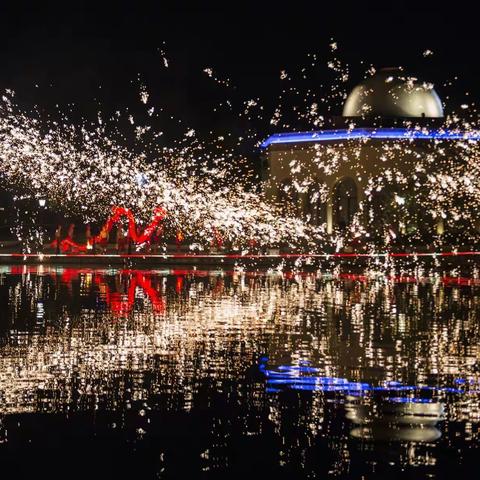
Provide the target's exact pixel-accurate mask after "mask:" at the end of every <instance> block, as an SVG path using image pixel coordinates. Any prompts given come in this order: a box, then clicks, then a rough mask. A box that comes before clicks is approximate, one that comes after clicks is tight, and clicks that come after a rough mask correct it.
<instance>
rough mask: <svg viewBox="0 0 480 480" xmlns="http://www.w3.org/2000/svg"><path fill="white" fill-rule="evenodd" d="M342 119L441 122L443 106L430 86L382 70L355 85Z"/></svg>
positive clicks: (400, 72)
mask: <svg viewBox="0 0 480 480" xmlns="http://www.w3.org/2000/svg"><path fill="white" fill-rule="evenodd" d="M343 116H344V117H388V118H394V117H396V118H408V117H411V118H422V117H426V118H440V117H443V107H442V102H441V100H440V98H439V96H438V95H437V92H435V90H434V89H433V86H432V85H431V84H425V83H419V82H418V81H417V79H415V78H412V77H407V76H405V75H404V74H403V73H402V71H401V69H398V68H394V69H392V68H389V69H382V70H380V71H379V72H378V73H376V74H375V75H373V76H372V77H370V78H368V79H367V80H365V81H364V82H362V83H361V84H359V85H357V86H356V87H355V88H354V89H353V90H352V92H351V93H350V94H349V95H348V97H347V100H346V101H345V105H344V107H343Z"/></svg>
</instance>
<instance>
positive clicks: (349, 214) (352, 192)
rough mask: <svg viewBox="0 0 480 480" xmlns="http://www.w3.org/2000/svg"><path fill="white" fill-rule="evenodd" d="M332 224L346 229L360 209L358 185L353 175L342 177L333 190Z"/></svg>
mask: <svg viewBox="0 0 480 480" xmlns="http://www.w3.org/2000/svg"><path fill="white" fill-rule="evenodd" d="M332 210H333V211H332V215H333V218H332V224H333V225H335V226H337V227H339V228H340V229H344V228H345V227H346V226H347V225H349V224H350V223H351V222H352V220H353V217H354V215H355V213H356V212H357V210H358V187H357V183H356V182H355V180H354V179H353V178H352V177H349V176H346V177H342V178H341V179H340V180H338V181H337V182H336V184H335V185H334V187H333V191H332Z"/></svg>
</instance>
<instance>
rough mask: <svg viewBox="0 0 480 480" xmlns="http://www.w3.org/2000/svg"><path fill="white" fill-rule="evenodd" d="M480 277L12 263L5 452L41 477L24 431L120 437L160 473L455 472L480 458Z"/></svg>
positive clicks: (125, 448) (84, 448)
mask: <svg viewBox="0 0 480 480" xmlns="http://www.w3.org/2000/svg"><path fill="white" fill-rule="evenodd" d="M479 287H480V285H479V282H478V281H477V280H472V279H459V278H450V277H442V276H436V277H428V278H425V279H418V278H412V277H382V276H377V277H374V278H371V277H369V276H364V275H350V274H345V275H341V274H337V275H335V276H332V275H328V274H323V275H321V274H319V273H302V274H288V273H286V274H279V273H268V274H267V273H258V272H255V273H254V272H250V273H249V272H245V273H235V272H223V271H198V270H196V271H194V270H165V271H161V270H157V271H151V270H94V269H74V268H66V269H61V268H48V267H24V266H19V267H3V273H2V274H1V277H0V295H1V298H2V300H3V301H2V306H3V308H2V309H1V311H0V339H1V347H0V418H1V424H0V440H1V441H2V444H1V445H0V460H5V459H8V460H7V465H9V467H11V468H13V469H15V471H16V472H17V473H18V471H24V472H25V475H27V473H29V472H30V471H29V470H28V468H29V467H28V466H25V465H23V462H24V460H25V458H24V457H25V456H26V455H27V446H26V445H29V447H28V452H30V453H28V455H31V454H32V448H33V449H34V451H36V450H35V448H36V449H37V450H38V451H41V452H45V449H46V448H47V447H45V445H43V443H44V442H46V443H47V444H49V442H52V441H53V440H52V438H53V437H55V436H58V435H60V436H61V437H62V438H63V437H65V436H67V437H68V441H67V442H65V443H63V442H60V444H55V445H56V447H55V448H56V449H57V451H59V452H61V455H60V456H61V457H62V458H63V459H64V461H65V462H67V461H69V458H70V456H69V455H70V452H71V450H72V448H71V447H72V445H74V446H75V449H74V450H76V451H81V452H83V453H84V454H86V455H90V456H92V455H93V456H94V457H95V456H97V457H98V458H97V457H95V458H96V461H97V462H98V461H100V462H102V461H106V460H105V458H104V457H103V456H102V455H101V454H99V453H98V449H101V448H105V446H106V445H107V442H109V443H108V445H111V444H112V442H113V444H114V445H116V447H115V451H117V452H124V456H123V457H122V458H121V459H120V458H116V460H115V464H116V467H112V468H114V469H115V468H118V471H119V472H122V473H125V474H126V473H127V472H130V471H132V472H136V473H137V474H138V473H139V472H140V473H141V474H145V475H146V476H147V477H148V478H150V476H151V475H156V477H152V478H177V477H178V478H180V477H181V476H182V475H186V474H194V476H196V477H199V478H200V477H202V476H203V477H214V476H215V475H217V474H218V475H221V474H222V473H225V471H232V472H237V473H238V472H244V473H247V472H252V471H254V472H256V473H266V472H274V473H275V474H276V475H277V477H282V476H283V475H285V476H289V475H292V474H296V475H297V476H298V477H300V478H301V477H305V478H316V477H321V476H322V475H328V474H330V475H337V476H339V477H341V478H361V475H367V476H368V475H374V474H375V475H377V474H378V475H380V474H381V475H385V474H387V473H389V474H390V473H391V474H394V475H395V474H401V472H408V471H410V470H412V472H413V473H412V474H414V475H415V476H416V478H421V477H422V476H426V477H428V478H431V477H432V476H433V477H437V478H444V477H445V478H447V476H448V475H449V474H451V473H452V472H458V471H460V470H461V469H464V470H466V469H468V468H472V466H473V465H474V464H475V463H474V460H475V455H476V450H477V443H478V424H479V421H480V402H479V400H480V394H479V391H480V385H479V382H480V378H479V374H478V372H479V371H480V368H479V367H480V363H479V338H480V336H479V321H478V317H479V310H480V303H479V299H480V296H479V292H480V290H479ZM39 424H41V425H43V426H44V428H43V429H40V430H38V429H36V428H37V427H35V426H36V425H39ZM79 438H80V439H81V444H80V440H78V439H79ZM92 439H95V441H93V440H92ZM107 439H108V440H107ZM92 442H93V443H92ZM32 445H33V447H32ZM89 445H90V446H89ZM93 448H95V449H97V450H90V449H93ZM111 448H113V447H111ZM179 451H181V452H182V455H181V456H179V453H178V452H179ZM132 452H136V453H132ZM138 452H142V455H143V456H142V457H141V461H140V460H139V458H138ZM260 452H261V453H260ZM36 468H37V469H38V465H37V466H36ZM109 468H110V467H109ZM22 469H23V470H22ZM25 469H26V470H25ZM459 469H460V470H459ZM108 471H109V472H110V473H111V471H110V470H108ZM78 472H79V473H78V474H79V475H80V473H82V475H83V474H84V473H85V472H84V471H83V470H82V468H81V467H79V470H78ZM89 475H90V476H91V477H92V476H93V477H95V475H98V477H100V476H102V475H103V476H104V472H103V471H102V470H101V468H100V469H99V470H95V471H93V472H89ZM117 477H118V475H117ZM219 478H220V477H219Z"/></svg>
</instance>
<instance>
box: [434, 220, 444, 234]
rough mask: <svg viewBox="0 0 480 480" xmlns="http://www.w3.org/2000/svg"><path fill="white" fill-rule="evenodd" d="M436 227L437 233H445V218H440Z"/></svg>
mask: <svg viewBox="0 0 480 480" xmlns="http://www.w3.org/2000/svg"><path fill="white" fill-rule="evenodd" d="M435 229H436V231H437V235H443V233H444V232H445V225H444V223H443V218H440V220H439V221H438V222H437V224H436V225H435Z"/></svg>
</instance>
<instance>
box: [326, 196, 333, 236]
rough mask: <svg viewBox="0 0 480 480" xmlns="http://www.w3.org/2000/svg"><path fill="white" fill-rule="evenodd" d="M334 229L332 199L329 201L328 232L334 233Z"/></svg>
mask: <svg viewBox="0 0 480 480" xmlns="http://www.w3.org/2000/svg"><path fill="white" fill-rule="evenodd" d="M332 231H333V205H332V199H330V200H329V201H328V203H327V233H332Z"/></svg>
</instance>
